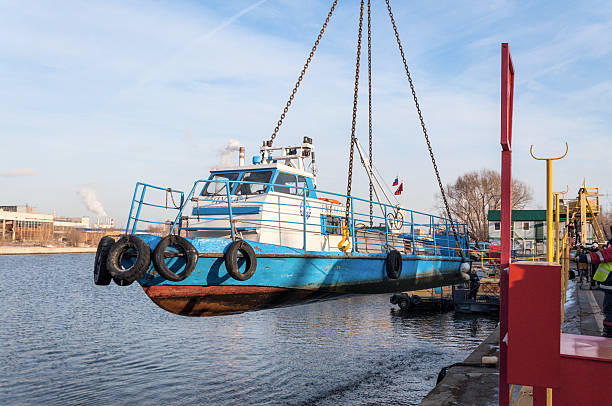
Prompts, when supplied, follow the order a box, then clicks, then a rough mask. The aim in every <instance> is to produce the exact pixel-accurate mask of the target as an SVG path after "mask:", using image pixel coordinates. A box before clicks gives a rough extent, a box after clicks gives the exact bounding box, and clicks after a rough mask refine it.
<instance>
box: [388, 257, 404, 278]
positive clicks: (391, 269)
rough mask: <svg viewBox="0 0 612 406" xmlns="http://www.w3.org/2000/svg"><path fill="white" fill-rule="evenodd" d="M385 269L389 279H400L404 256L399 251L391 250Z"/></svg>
mask: <svg viewBox="0 0 612 406" xmlns="http://www.w3.org/2000/svg"><path fill="white" fill-rule="evenodd" d="M385 268H386V270H387V276H388V277H389V279H399V277H400V275H401V274H402V254H400V253H399V251H398V250H391V251H389V253H388V254H387V258H386V259H385Z"/></svg>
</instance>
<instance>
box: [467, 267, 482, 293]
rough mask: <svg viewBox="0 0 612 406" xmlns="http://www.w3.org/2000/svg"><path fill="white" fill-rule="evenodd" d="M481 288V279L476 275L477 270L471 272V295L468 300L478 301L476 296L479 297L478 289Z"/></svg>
mask: <svg viewBox="0 0 612 406" xmlns="http://www.w3.org/2000/svg"><path fill="white" fill-rule="evenodd" d="M479 288H480V278H479V277H478V274H477V273H476V270H475V269H472V270H471V271H470V294H469V295H468V299H474V300H476V296H477V295H478V289H479Z"/></svg>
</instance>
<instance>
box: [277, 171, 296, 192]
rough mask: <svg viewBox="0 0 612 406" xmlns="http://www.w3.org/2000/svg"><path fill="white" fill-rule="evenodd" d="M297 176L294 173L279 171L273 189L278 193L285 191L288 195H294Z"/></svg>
mask: <svg viewBox="0 0 612 406" xmlns="http://www.w3.org/2000/svg"><path fill="white" fill-rule="evenodd" d="M296 179H297V178H296V177H295V175H292V174H290V173H284V172H279V173H278V175H277V176H276V180H275V181H274V191H275V192H279V193H286V194H289V195H295V194H296V193H297V189H296V188H295V186H296V185H297V180H296Z"/></svg>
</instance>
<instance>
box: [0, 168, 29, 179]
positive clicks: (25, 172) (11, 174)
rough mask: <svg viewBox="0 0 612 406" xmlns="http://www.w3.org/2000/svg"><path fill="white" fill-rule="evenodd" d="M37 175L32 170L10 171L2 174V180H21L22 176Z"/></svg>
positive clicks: (0, 173)
mask: <svg viewBox="0 0 612 406" xmlns="http://www.w3.org/2000/svg"><path fill="white" fill-rule="evenodd" d="M33 175H36V171H35V170H34V169H32V168H19V169H13V170H10V171H4V172H0V177H2V178H19V177H22V176H33Z"/></svg>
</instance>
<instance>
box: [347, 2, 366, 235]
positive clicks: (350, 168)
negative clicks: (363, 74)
mask: <svg viewBox="0 0 612 406" xmlns="http://www.w3.org/2000/svg"><path fill="white" fill-rule="evenodd" d="M362 31H363V0H361V9H360V11H359V32H358V34H357V58H356V61H355V91H354V93H353V120H352V122H351V147H350V153H349V166H348V181H347V183H346V225H347V227H349V210H350V209H351V187H352V183H353V154H354V150H355V127H356V124H357V96H358V93H359V66H360V63H361V32H362Z"/></svg>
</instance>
